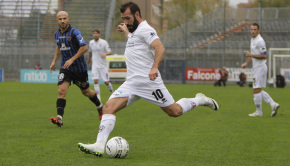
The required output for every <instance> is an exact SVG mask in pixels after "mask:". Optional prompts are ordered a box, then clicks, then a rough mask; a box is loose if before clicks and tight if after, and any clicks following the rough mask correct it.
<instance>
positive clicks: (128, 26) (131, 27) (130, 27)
mask: <svg viewBox="0 0 290 166" xmlns="http://www.w3.org/2000/svg"><path fill="white" fill-rule="evenodd" d="M138 25H139V22H138V21H137V19H136V17H135V16H134V21H133V25H132V24H127V28H128V30H129V32H131V33H133V32H134V31H135V30H136V29H137V28H138Z"/></svg>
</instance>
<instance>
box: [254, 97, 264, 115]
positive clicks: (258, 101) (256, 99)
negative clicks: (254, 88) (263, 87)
mask: <svg viewBox="0 0 290 166" xmlns="http://www.w3.org/2000/svg"><path fill="white" fill-rule="evenodd" d="M254 103H255V105H256V108H257V111H258V112H260V113H262V94H261V93H257V94H254Z"/></svg>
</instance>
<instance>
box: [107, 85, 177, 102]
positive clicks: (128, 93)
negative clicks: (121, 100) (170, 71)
mask: <svg viewBox="0 0 290 166" xmlns="http://www.w3.org/2000/svg"><path fill="white" fill-rule="evenodd" d="M149 82H152V81H150V80H148V81H137V82H134V83H133V82H132V81H125V82H124V83H123V84H122V85H121V86H120V87H119V88H118V89H117V90H115V92H114V93H113V94H112V95H111V96H110V98H109V99H112V98H118V97H129V99H128V103H127V107H128V106H129V105H131V104H133V103H135V102H136V101H137V100H139V99H140V98H142V99H144V100H145V101H148V102H150V103H152V104H155V105H158V106H159V107H167V106H169V105H171V104H173V103H175V101H174V99H173V97H172V96H171V94H170V93H169V91H168V90H167V88H166V87H165V85H164V84H163V82H162V83H159V84H158V85H157V86H156V84H150V83H149Z"/></svg>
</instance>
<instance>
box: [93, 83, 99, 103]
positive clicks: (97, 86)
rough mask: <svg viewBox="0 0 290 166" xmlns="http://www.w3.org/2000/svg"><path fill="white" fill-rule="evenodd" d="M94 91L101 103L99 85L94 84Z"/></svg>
mask: <svg viewBox="0 0 290 166" xmlns="http://www.w3.org/2000/svg"><path fill="white" fill-rule="evenodd" d="M94 89H95V92H96V94H97V97H98V99H99V100H100V101H101V95H100V93H101V92H100V86H99V84H94Z"/></svg>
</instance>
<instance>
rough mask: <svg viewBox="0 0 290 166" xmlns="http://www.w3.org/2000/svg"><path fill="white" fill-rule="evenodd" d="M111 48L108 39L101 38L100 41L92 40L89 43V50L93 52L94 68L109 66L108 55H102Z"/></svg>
mask: <svg viewBox="0 0 290 166" xmlns="http://www.w3.org/2000/svg"><path fill="white" fill-rule="evenodd" d="M110 51H111V49H110V47H109V44H108V42H107V41H106V40H104V39H101V38H99V40H98V41H95V40H91V41H90V43H89V52H92V68H104V67H106V66H107V59H106V57H104V58H102V57H101V55H102V54H103V53H106V52H110Z"/></svg>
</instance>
